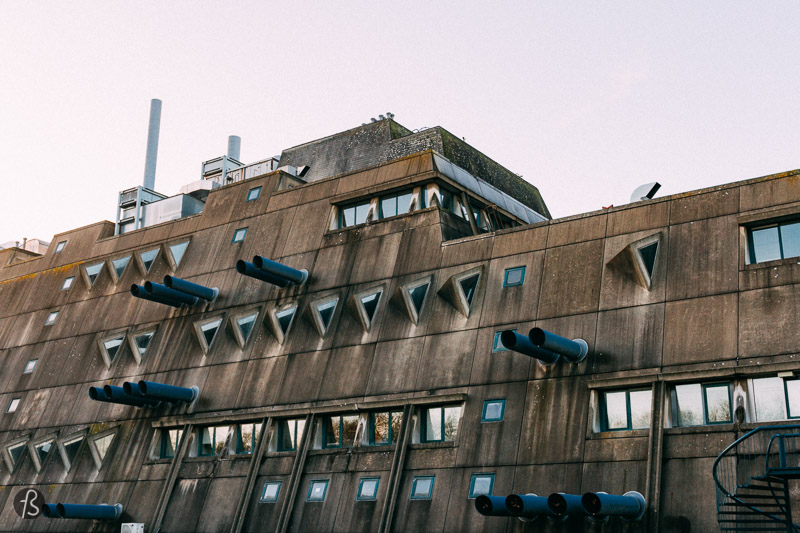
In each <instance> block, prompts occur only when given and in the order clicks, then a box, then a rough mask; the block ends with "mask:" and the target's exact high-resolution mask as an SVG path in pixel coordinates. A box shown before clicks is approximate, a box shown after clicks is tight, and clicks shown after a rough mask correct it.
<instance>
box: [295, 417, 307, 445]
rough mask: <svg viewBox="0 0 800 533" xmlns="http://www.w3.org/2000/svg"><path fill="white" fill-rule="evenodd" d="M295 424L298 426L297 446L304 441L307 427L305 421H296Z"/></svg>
mask: <svg viewBox="0 0 800 533" xmlns="http://www.w3.org/2000/svg"><path fill="white" fill-rule="evenodd" d="M295 423H296V424H297V441H296V442H295V444H299V443H300V441H301V440H302V439H303V430H304V429H305V427H306V421H305V420H296V421H295Z"/></svg>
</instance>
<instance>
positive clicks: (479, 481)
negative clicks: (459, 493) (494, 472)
mask: <svg viewBox="0 0 800 533" xmlns="http://www.w3.org/2000/svg"><path fill="white" fill-rule="evenodd" d="M491 491H492V477H491V476H475V478H474V479H473V481H472V496H480V495H481V494H490V493H491Z"/></svg>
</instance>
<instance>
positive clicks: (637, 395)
mask: <svg viewBox="0 0 800 533" xmlns="http://www.w3.org/2000/svg"><path fill="white" fill-rule="evenodd" d="M652 397H653V392H652V390H650V389H645V390H615V391H603V392H602V393H601V394H600V413H601V416H600V430H601V431H625V430H632V429H650V410H651V403H652Z"/></svg>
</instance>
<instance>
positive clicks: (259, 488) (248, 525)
mask: <svg viewBox="0 0 800 533" xmlns="http://www.w3.org/2000/svg"><path fill="white" fill-rule="evenodd" d="M267 481H280V482H281V488H280V490H278V501H276V502H274V503H266V502H260V501H259V499H260V498H261V494H262V493H263V491H264V483H266V482H267ZM288 483H289V477H288V476H258V477H257V478H256V482H255V484H254V485H253V492H252V493H251V494H250V496H249V504H248V506H247V519H246V520H245V523H244V527H243V528H242V531H245V532H248V533H261V532H262V531H274V530H275V528H276V527H277V525H278V517H279V515H280V512H281V507H282V506H283V501H284V499H285V498H286V493H287V492H288V490H289V486H288Z"/></svg>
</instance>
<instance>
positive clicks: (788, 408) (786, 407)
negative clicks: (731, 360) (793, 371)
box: [748, 374, 800, 423]
mask: <svg viewBox="0 0 800 533" xmlns="http://www.w3.org/2000/svg"><path fill="white" fill-rule="evenodd" d="M765 378H778V379H780V380H781V384H782V386H783V413H784V415H785V418H771V419H764V420H761V419H759V418H758V396H756V390H755V383H754V382H755V381H756V380H759V379H765ZM790 381H800V377H798V376H795V375H792V376H791V377H789V376H782V375H780V374H779V375H769V376H758V377H755V378H752V379H751V380H749V384H748V389H749V391H750V394H751V395H752V396H750V397H751V398H752V400H753V410H752V415H753V421H754V422H756V423H759V422H777V421H780V420H797V419H800V413H798V414H797V415H795V416H792V410H791V404H790V403H789V387H788V386H787V383H788V382H790Z"/></svg>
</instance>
